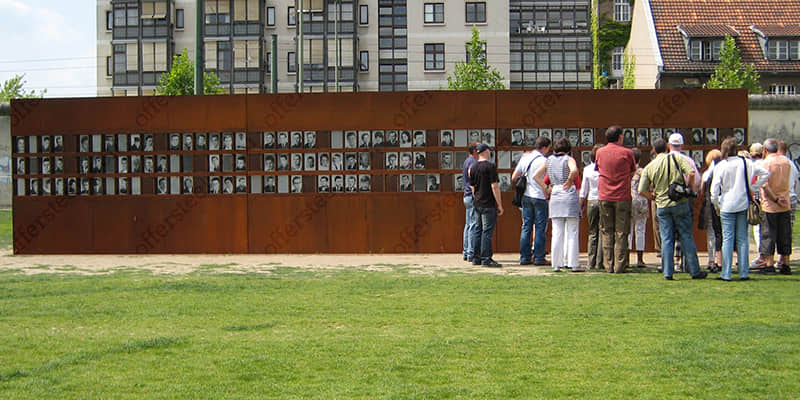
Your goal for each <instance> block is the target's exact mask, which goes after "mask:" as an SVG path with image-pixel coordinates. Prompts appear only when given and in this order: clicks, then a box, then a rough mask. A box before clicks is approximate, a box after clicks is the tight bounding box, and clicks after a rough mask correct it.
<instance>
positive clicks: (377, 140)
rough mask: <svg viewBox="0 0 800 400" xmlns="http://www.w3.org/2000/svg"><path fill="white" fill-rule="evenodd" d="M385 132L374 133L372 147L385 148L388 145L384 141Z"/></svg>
mask: <svg viewBox="0 0 800 400" xmlns="http://www.w3.org/2000/svg"><path fill="white" fill-rule="evenodd" d="M384 139H385V138H384V132H383V131H372V147H373V148H378V147H385V146H386V143H385V141H384Z"/></svg>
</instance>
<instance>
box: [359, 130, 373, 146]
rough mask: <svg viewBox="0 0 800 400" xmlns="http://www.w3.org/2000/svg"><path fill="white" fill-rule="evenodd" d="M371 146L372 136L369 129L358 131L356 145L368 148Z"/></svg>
mask: <svg viewBox="0 0 800 400" xmlns="http://www.w3.org/2000/svg"><path fill="white" fill-rule="evenodd" d="M371 146H372V136H371V134H370V132H369V131H358V147H359V148H362V149H368V148H370V147H371Z"/></svg>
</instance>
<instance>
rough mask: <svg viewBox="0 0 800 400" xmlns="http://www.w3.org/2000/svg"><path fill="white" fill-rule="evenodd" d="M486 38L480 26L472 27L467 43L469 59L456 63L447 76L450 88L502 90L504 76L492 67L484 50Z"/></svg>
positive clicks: (448, 87)
mask: <svg viewBox="0 0 800 400" xmlns="http://www.w3.org/2000/svg"><path fill="white" fill-rule="evenodd" d="M485 44H486V41H485V40H481V39H480V32H479V31H478V28H476V27H474V26H473V27H472V39H471V40H470V41H469V43H467V53H469V61H466V62H459V63H456V68H455V70H454V71H453V75H451V76H448V77H447V89H448V90H502V89H505V88H506V87H505V85H503V76H502V75H500V72H498V71H497V70H496V69H495V68H494V67H490V66H489V64H488V62H487V61H486V54H485V53H484V52H483V49H484V46H485Z"/></svg>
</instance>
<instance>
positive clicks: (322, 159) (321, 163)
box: [317, 153, 331, 171]
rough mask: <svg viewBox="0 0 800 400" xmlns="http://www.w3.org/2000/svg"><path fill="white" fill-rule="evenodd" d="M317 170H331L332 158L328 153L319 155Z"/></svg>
mask: <svg viewBox="0 0 800 400" xmlns="http://www.w3.org/2000/svg"><path fill="white" fill-rule="evenodd" d="M317 158H318V159H319V160H318V161H317V170H319V171H328V170H330V169H331V156H330V155H328V153H319V154H318V155H317Z"/></svg>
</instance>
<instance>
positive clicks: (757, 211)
mask: <svg viewBox="0 0 800 400" xmlns="http://www.w3.org/2000/svg"><path fill="white" fill-rule="evenodd" d="M739 158H741V159H742V163H744V187H746V188H747V202H748V204H749V205H748V206H747V223H748V224H750V225H759V224H761V219H762V214H763V213H762V212H761V204H760V203H759V202H757V201H755V200H753V195H752V194H750V179H749V178H748V175H747V161H746V160H745V159H744V157H739Z"/></svg>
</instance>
